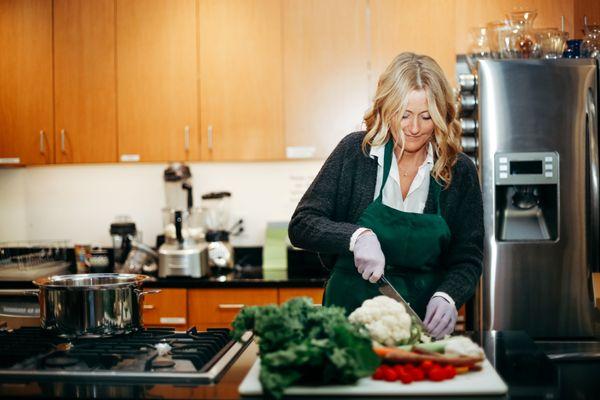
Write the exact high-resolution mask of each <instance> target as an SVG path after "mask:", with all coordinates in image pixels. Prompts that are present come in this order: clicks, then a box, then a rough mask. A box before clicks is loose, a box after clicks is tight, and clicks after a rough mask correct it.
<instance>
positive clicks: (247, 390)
mask: <svg viewBox="0 0 600 400" xmlns="http://www.w3.org/2000/svg"><path fill="white" fill-rule="evenodd" d="M259 373H260V360H256V362H255V363H254V364H253V365H252V368H250V371H248V374H247V375H246V377H245V378H244V380H243V381H242V383H241V385H240V387H239V393H240V395H242V396H260V395H262V393H263V392H262V386H261V384H260V381H259V379H258V377H259ZM507 391H508V387H507V386H506V384H505V383H504V381H503V380H502V378H500V376H499V375H498V373H497V372H496V370H495V369H494V367H493V366H492V364H490V362H489V361H488V360H484V361H483V363H482V369H481V371H477V372H469V373H466V374H461V375H457V376H456V377H455V378H454V379H450V380H446V381H442V382H432V381H421V382H413V383H410V384H407V385H405V384H403V383H401V382H385V381H375V380H373V379H371V378H363V379H360V380H359V381H358V382H357V383H356V384H355V385H329V386H292V387H290V388H288V389H286V391H285V394H286V395H290V396H457V395H462V396H475V395H502V394H505V393H506V392H507Z"/></svg>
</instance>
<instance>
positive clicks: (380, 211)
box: [323, 140, 450, 319]
mask: <svg viewBox="0 0 600 400" xmlns="http://www.w3.org/2000/svg"><path fill="white" fill-rule="evenodd" d="M392 152H393V141H392V140H388V142H387V143H386V145H385V155H384V164H383V165H384V168H383V180H382V183H381V191H380V192H379V196H378V197H377V198H376V199H375V200H374V201H373V202H372V203H371V204H369V206H367V208H366V209H365V211H364V212H363V213H362V215H361V216H360V218H359V219H358V222H357V224H358V225H360V226H363V227H365V228H369V229H371V230H372V231H373V232H374V233H375V234H376V235H377V238H378V239H379V243H380V244H381V250H382V251H383V254H384V255H385V262H386V265H385V272H384V274H385V276H386V277H387V278H388V280H389V281H390V283H391V284H392V285H393V286H394V287H395V288H396V290H397V291H398V292H400V294H402V296H403V297H404V299H405V300H406V301H407V302H409V303H410V305H411V306H412V308H413V309H414V310H415V311H416V312H417V314H419V316H420V317H421V318H422V319H423V318H424V317H425V308H426V306H427V303H428V301H429V299H430V298H431V296H432V295H433V293H435V291H436V290H437V288H438V287H439V285H440V283H441V281H442V279H443V278H444V274H445V271H444V270H443V269H442V268H441V263H440V257H441V255H442V253H443V252H444V251H445V248H446V246H447V245H448V243H449V241H450V229H449V228H448V225H447V224H446V221H444V219H443V218H442V216H441V213H440V204H439V198H440V192H441V186H440V185H439V184H438V183H437V182H436V181H435V179H433V177H432V178H431V179H430V185H429V195H430V196H433V199H435V203H436V208H437V213H436V214H417V213H409V212H403V211H399V210H396V209H394V208H392V207H389V206H386V205H385V204H383V200H382V199H383V188H384V187H385V183H386V181H387V178H388V175H389V173H390V169H391V164H392ZM379 295H380V293H379V291H378V286H377V284H373V283H370V282H369V281H367V280H364V279H363V278H362V277H361V275H360V274H359V273H358V271H357V269H356V267H355V266H354V255H353V254H352V253H348V254H346V255H342V256H340V257H339V258H338V260H337V262H336V263H335V265H334V267H333V272H332V274H331V277H330V278H329V281H328V282H327V287H326V289H325V296H324V299H323V302H324V304H325V305H326V306H330V305H336V306H343V307H344V308H345V309H346V312H347V313H351V312H352V311H353V310H355V309H356V308H358V307H360V305H361V304H362V302H363V301H364V300H366V299H370V298H373V297H375V296H379Z"/></svg>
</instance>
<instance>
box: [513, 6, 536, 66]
mask: <svg viewBox="0 0 600 400" xmlns="http://www.w3.org/2000/svg"><path fill="white" fill-rule="evenodd" d="M536 17H537V11H513V12H511V13H510V14H509V15H508V20H509V21H510V26H511V28H512V36H511V38H510V43H511V50H512V53H513V55H514V56H515V57H513V58H536V57H538V56H539V48H538V43H537V40H536V38H535V32H534V30H533V22H534V20H535V18H536Z"/></svg>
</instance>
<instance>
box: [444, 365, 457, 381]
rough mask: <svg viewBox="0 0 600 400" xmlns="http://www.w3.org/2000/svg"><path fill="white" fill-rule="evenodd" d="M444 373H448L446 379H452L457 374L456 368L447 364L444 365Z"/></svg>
mask: <svg viewBox="0 0 600 400" xmlns="http://www.w3.org/2000/svg"><path fill="white" fill-rule="evenodd" d="M444 374H445V375H446V379H452V378H454V377H455V376H456V368H454V367H453V366H452V365H446V366H445V367H444Z"/></svg>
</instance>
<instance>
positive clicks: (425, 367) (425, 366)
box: [419, 360, 433, 371]
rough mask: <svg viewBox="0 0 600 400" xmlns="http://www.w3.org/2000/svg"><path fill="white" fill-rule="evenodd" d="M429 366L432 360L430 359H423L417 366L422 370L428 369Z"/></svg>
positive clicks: (431, 364) (431, 365)
mask: <svg viewBox="0 0 600 400" xmlns="http://www.w3.org/2000/svg"><path fill="white" fill-rule="evenodd" d="M431 367H433V361H431V360H425V361H423V362H421V365H419V368H421V369H422V370H423V371H429V370H430V369H431Z"/></svg>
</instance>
